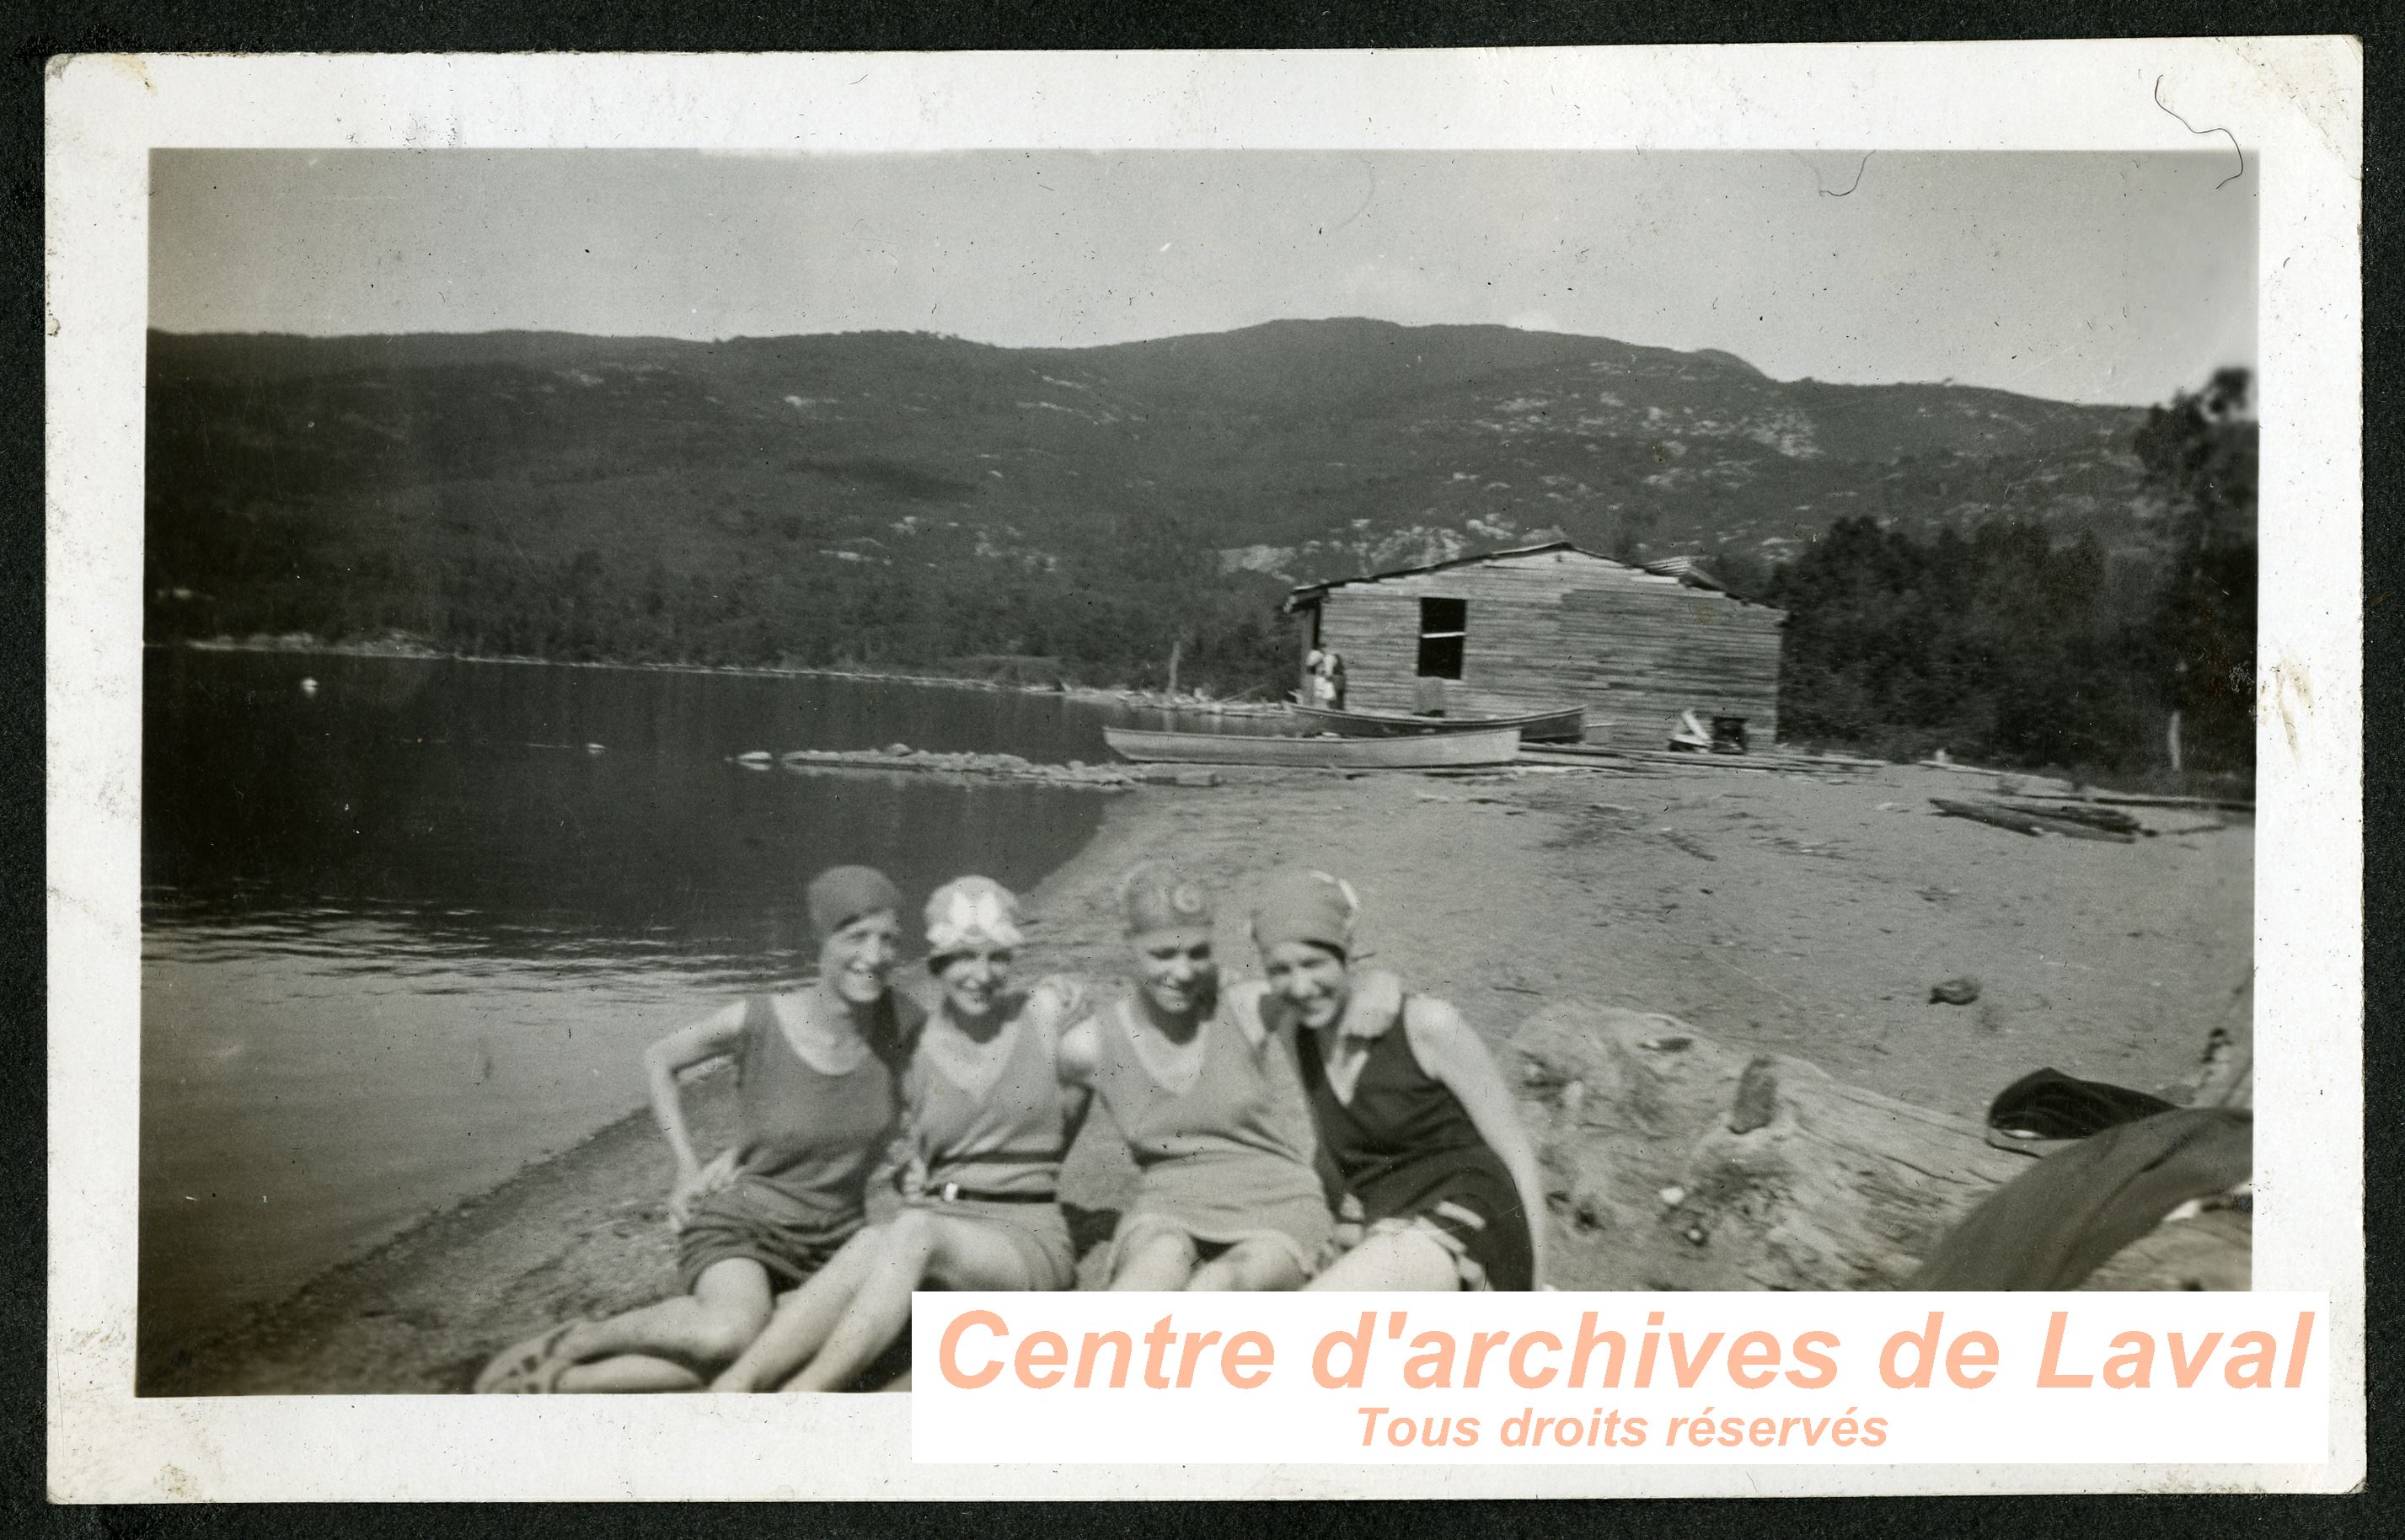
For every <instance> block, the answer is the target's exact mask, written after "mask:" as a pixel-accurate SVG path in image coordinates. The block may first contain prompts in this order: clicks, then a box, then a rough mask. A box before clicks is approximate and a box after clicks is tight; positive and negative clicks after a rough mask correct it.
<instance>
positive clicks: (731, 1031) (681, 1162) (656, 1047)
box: [643, 1001, 750, 1220]
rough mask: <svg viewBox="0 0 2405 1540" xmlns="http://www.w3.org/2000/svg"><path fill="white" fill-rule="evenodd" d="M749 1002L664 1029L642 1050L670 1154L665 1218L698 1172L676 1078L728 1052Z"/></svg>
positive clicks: (677, 1210) (676, 1209) (676, 1212)
mask: <svg viewBox="0 0 2405 1540" xmlns="http://www.w3.org/2000/svg"><path fill="white" fill-rule="evenodd" d="M749 1009H750V1008H749V1006H748V1005H747V1004H746V1003H745V1002H744V1001H735V1002H733V1003H732V1004H730V1005H728V1006H727V1007H726V1008H725V1009H724V1010H721V1011H715V1012H712V1013H711V1014H710V1015H707V1016H704V1017H703V1018H702V1019H701V1020H699V1021H696V1022H695V1023H694V1024H693V1025H692V1026H690V1027H685V1028H682V1029H679V1030H677V1031H673V1032H670V1033H669V1034H668V1036H666V1037H664V1038H662V1039H660V1040H659V1041H658V1042H657V1043H653V1044H652V1045H651V1046H650V1047H649V1048H646V1049H644V1050H643V1078H644V1080H645V1082H646V1083H647V1085H648V1086H649V1088H650V1091H651V1098H652V1116H653V1117H654V1118H655V1119H656V1120H658V1122H659V1126H660V1133H661V1134H662V1135H663V1136H664V1137H666V1138H667V1140H668V1148H669V1150H670V1151H672V1152H673V1153H674V1154H675V1155H676V1169H677V1174H676V1185H675V1187H674V1189H673V1190H672V1192H671V1196H670V1198H669V1207H670V1211H671V1217H673V1218H677V1219H680V1220H682V1209H683V1206H684V1202H685V1201H686V1200H687V1197H688V1194H689V1189H691V1188H693V1187H694V1186H696V1183H698V1182H699V1181H700V1178H701V1174H702V1163H701V1157H700V1156H699V1155H696V1153H695V1151H694V1147H693V1133H692V1130H691V1129H690V1128H689V1127H687V1126H686V1123H685V1118H684V1097H683V1094H682V1090H681V1088H680V1087H679V1085H678V1083H677V1077H678V1076H679V1075H680V1074H682V1073H683V1072H684V1071H687V1070H690V1069H692V1068H693V1067H694V1066H695V1065H696V1064H707V1063H709V1062H710V1060H711V1059H713V1058H722V1057H725V1056H726V1055H727V1054H729V1053H732V1052H733V1051H734V1049H735V1045H736V1043H738V1041H739V1040H740V1039H741V1038H742V1036H743V1020H744V1016H745V1015H746V1013H747V1012H748V1010H749Z"/></svg>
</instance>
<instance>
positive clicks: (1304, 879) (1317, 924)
mask: <svg viewBox="0 0 2405 1540" xmlns="http://www.w3.org/2000/svg"><path fill="white" fill-rule="evenodd" d="M1360 910H1361V900H1360V898H1359V897H1358V896H1357V894H1356V893H1355V892H1354V891H1353V885H1352V884H1351V883H1348V882H1345V881H1343V879H1342V878H1338V877H1331V876H1329V875H1328V874H1327V873H1325V872H1304V871H1290V872H1280V873H1277V874H1276V875H1273V876H1272V877H1271V878H1270V879H1269V880H1268V881H1267V882H1265V883H1263V884H1262V885H1261V892H1260V896H1259V898H1258V899H1257V900H1255V901H1254V903H1253V940H1254V942H1255V943H1256V944H1257V945H1259V947H1260V948H1261V950H1263V951H1265V952H1266V951H1268V950H1269V949H1270V948H1271V947H1273V946H1277V945H1283V944H1285V943H1287V942H1289V941H1307V942H1310V943H1312V944H1313V945H1316V946H1325V947H1327V948H1328V949H1329V951H1331V952H1334V953H1335V954H1336V955H1337V956H1339V957H1347V958H1349V957H1351V956H1352V955H1353V918H1354V917H1355V916H1356V915H1357V914H1359V913H1360Z"/></svg>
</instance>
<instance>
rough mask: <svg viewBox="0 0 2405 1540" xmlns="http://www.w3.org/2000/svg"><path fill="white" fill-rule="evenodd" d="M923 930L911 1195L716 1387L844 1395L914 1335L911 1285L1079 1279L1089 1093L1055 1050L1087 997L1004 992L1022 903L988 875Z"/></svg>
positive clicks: (789, 1298)
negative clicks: (1079, 1202) (1077, 1176)
mask: <svg viewBox="0 0 2405 1540" xmlns="http://www.w3.org/2000/svg"><path fill="white" fill-rule="evenodd" d="M926 920H927V954H928V955H927V970H928V972H929V973H933V974H934V975H935V979H936V981H937V983H938V984H939V985H940V986H941V987H942V990H943V994H942V997H941V998H940V999H939V1000H938V1001H936V1003H935V1009H934V1010H933V1011H931V1012H930V1013H929V1014H928V1018H927V1026H926V1029H925V1030H924V1031H923V1032H921V1034H920V1038H919V1045H918V1050H917V1052H916V1053H914V1054H913V1055H912V1056H911V1058H910V1063H909V1067H908V1068H907V1069H906V1070H905V1071H903V1076H902V1084H903V1099H904V1103H905V1105H906V1108H907V1111H906V1113H905V1114H904V1121H905V1124H906V1126H907V1129H908V1132H909V1142H910V1151H911V1168H912V1174H913V1175H914V1177H915V1178H916V1180H915V1181H914V1182H913V1183H912V1184H911V1185H912V1191H911V1193H910V1196H909V1197H907V1199H906V1200H905V1202H904V1204H903V1207H902V1211H900V1212H899V1213H897V1214H896V1215H894V1217H893V1218H892V1219H890V1220H888V1221H887V1222H886V1223H885V1224H883V1225H878V1226H876V1227H875V1228H873V1229H868V1230H864V1231H862V1232H861V1233H860V1235H858V1236H857V1237H855V1238H854V1239H852V1240H851V1242H850V1243H849V1244H847V1245H846V1246H845V1247H844V1249H843V1250H842V1251H841V1252H840V1253H837V1255H836V1257H835V1258H834V1260H832V1261H830V1262H829V1263H828V1264H827V1265H826V1267H824V1268H823V1269H821V1270H820V1272H819V1273H818V1275H817V1276H816V1277H814V1278H812V1279H811V1280H810V1281H809V1282H808V1283H806V1284H804V1285H803V1286H802V1287H801V1288H800V1289H797V1290H795V1292H794V1293H792V1294H790V1295H786V1296H785V1297H784V1299H783V1300H782V1301H781V1302H780V1303H779V1305H778V1307H777V1314H776V1317H775V1319H774V1320H772V1321H771V1322H769V1323H768V1327H767V1330H766V1331H764V1332H762V1333H761V1334H760V1336H759V1337H758V1338H757V1339H756V1340H754V1341H753V1342H752V1345H751V1347H749V1348H747V1349H745V1350H744V1352H743V1355H742V1356H741V1357H740V1358H738V1359H737V1360H736V1361H735V1363H734V1365H732V1366H730V1367H729V1368H728V1369H727V1370H726V1372H725V1373H724V1374H723V1375H721V1376H719V1377H718V1379H717V1380H716V1381H714V1382H713V1383H712V1384H711V1386H710V1389H712V1390H714V1391H754V1390H769V1389H774V1388H777V1387H780V1386H781V1387H782V1388H783V1389H786V1390H789V1391H836V1390H841V1389H843V1388H844V1387H845V1386H847V1385H849V1384H851V1382H852V1380H853V1379H856V1378H857V1377H858V1376H859V1375H860V1374H861V1372H862V1371H863V1370H865V1369H866V1368H867V1367H868V1366H869V1365H871V1364H873V1363H874V1362H875V1361H876V1359H877V1357H878V1355H879V1354H880V1353H882V1352H883V1351H885V1350H886V1349H887V1348H889V1347H891V1346H892V1345H893V1343H894V1341H895V1340H897V1339H898V1338H899V1337H901V1335H902V1333H903V1331H904V1330H905V1329H907V1327H908V1325H909V1324H910V1291H911V1290H913V1289H916V1288H920V1287H922V1286H933V1287H937V1288H948V1289H1066V1288H1069V1287H1071V1286H1072V1285H1073V1284H1075V1283H1076V1252H1075V1250H1074V1249H1073V1247H1072V1246H1071V1244H1070V1239H1069V1225H1068V1221H1067V1220H1066V1219H1065V1218H1064V1217H1062V1212H1061V1204H1060V1186H1061V1162H1062V1158H1063V1157H1064V1156H1065V1155H1067V1153H1068V1148H1069V1143H1070V1141H1071V1140H1073V1139H1074V1138H1075V1137H1076V1128H1077V1127H1078V1125H1079V1124H1080V1123H1081V1122H1082V1121H1083V1119H1084V1116H1085V1112H1086V1107H1087V1104H1088V1101H1089V1093H1088V1092H1087V1091H1086V1089H1085V1088H1084V1087H1083V1086H1081V1085H1075V1084H1072V1083H1068V1082H1064V1080H1063V1078H1062V1071H1061V1062H1060V1042H1061V1031H1062V1026H1063V1025H1064V1024H1065V1021H1066V1018H1067V1016H1068V1015H1070V1014H1071V1013H1072V1012H1073V1011H1074V1010H1075V1009H1076V1001H1077V996H1078V993H1079V991H1078V990H1077V988H1076V986H1075V985H1074V984H1073V983H1071V982H1070V981H1068V980H1065V979H1058V978H1055V979H1046V980H1044V981H1042V982H1040V983H1038V984H1037V985H1036V986H1035V987H1034V988H1032V989H1014V988H1012V987H1010V971H1011V964H1012V962H1013V960H1014V959H1015V957H1016V955H1017V952H1018V949H1019V947H1020V943H1021V941H1022V940H1023V937H1022V935H1021V933H1020V927H1019V901H1018V899H1017V897H1016V896H1015V895H1013V894H1012V893H1011V891H1010V890H1009V889H1006V888H1005V887H1003V886H1002V885H1001V884H1000V883H997V882H994V881H993V880H992V879H991V878H988V877H976V876H970V877H958V878H955V879H954V880H952V881H950V882H948V883H946V884H945V885H944V886H943V887H941V888H938V889H935V896H934V897H932V898H930V899H928V901H927V913H926ZM804 1365H807V1366H806V1367H805V1366H804ZM796 1369H799V1370H800V1373H799V1374H795V1370H796Z"/></svg>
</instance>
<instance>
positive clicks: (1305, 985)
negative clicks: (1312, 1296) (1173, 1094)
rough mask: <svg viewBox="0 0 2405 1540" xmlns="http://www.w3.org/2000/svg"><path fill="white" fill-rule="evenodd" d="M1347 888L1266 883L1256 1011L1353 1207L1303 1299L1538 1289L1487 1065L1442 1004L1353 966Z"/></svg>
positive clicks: (1516, 1162)
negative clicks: (1360, 1229) (1279, 1040)
mask: <svg viewBox="0 0 2405 1540" xmlns="http://www.w3.org/2000/svg"><path fill="white" fill-rule="evenodd" d="M1359 907H1360V905H1359V903H1358V901H1357V899H1356V898H1355V896H1354V893H1353V889H1352V888H1351V886H1350V885H1348V884H1346V883H1343V882H1341V881H1339V880H1337V879H1336V878H1334V877H1331V876H1329V875H1327V874H1326V873H1324V872H1287V873H1281V874H1279V875H1276V876H1273V877H1272V878H1271V879H1270V880H1269V881H1268V882H1267V883H1266V884H1264V886H1263V888H1262V889H1261V893H1260V897H1259V902H1258V903H1256V904H1255V906H1254V910H1253V940H1254V943H1255V945H1258V946H1259V948H1260V953H1261V961H1262V964H1263V966H1264V968H1265V970H1266V972H1267V973H1268V982H1267V984H1266V986H1263V987H1261V991H1262V992H1261V994H1260V995H1259V1001H1260V1004H1259V1010H1260V1013H1261V1015H1262V1017H1263V1021H1264V1025H1265V1027H1266V1029H1268V1031H1269V1032H1270V1034H1271V1035H1273V1036H1289V1037H1291V1038H1292V1039H1293V1040H1294V1041H1295V1044H1296V1049H1297V1054H1298V1057H1299V1058H1300V1060H1301V1074H1302V1081H1303V1085H1304V1086H1305V1088H1306V1090H1307V1092H1308V1094H1309V1096H1310V1099H1311V1110H1312V1115H1313V1119H1314V1121H1315V1123H1316V1124H1317V1126H1318V1131H1319V1140H1320V1144H1321V1147H1322V1148H1323V1149H1324V1150H1325V1151H1326V1152H1327V1154H1328V1155H1329V1159H1330V1160H1331V1161H1332V1163H1333V1164H1334V1166H1335V1168H1336V1169H1337V1171H1338V1173H1339V1174H1340V1175H1341V1176H1342V1177H1343V1182H1344V1185H1345V1188H1346V1197H1347V1201H1346V1202H1345V1204H1344V1208H1345V1209H1346V1211H1347V1214H1346V1217H1347V1218H1348V1219H1349V1218H1351V1217H1353V1216H1352V1214H1351V1212H1350V1210H1351V1209H1352V1207H1353V1205H1354V1204H1356V1203H1357V1204H1358V1206H1359V1208H1360V1214H1359V1218H1360V1221H1361V1222H1362V1224H1363V1225H1364V1226H1365V1233H1364V1235H1363V1238H1362V1239H1361V1241H1360V1243H1359V1244H1358V1245H1357V1246H1355V1247H1354V1248H1353V1249H1352V1250H1351V1251H1349V1252H1347V1253H1345V1254H1344V1255H1343V1256H1342V1257H1340V1258H1338V1259H1337V1260H1336V1261H1335V1262H1334V1263H1333V1264H1331V1265H1330V1266H1329V1267H1328V1268H1327V1269H1326V1270H1324V1271H1323V1272H1321V1273H1320V1275H1319V1276H1318V1277H1317V1278H1315V1279H1314V1280H1313V1281H1312V1282H1311V1284H1310V1287H1312V1288H1315V1289H1424V1290H1441V1289H1533V1288H1536V1287H1538V1286H1539V1285H1540V1281H1542V1279H1543V1277H1544V1246H1543V1242H1542V1237H1543V1233H1544V1216H1545V1190H1544V1183H1543V1179H1542V1177H1541V1175H1540V1171H1539V1169H1538V1165H1537V1150H1536V1145H1535V1143H1534V1142H1533V1141H1531V1140H1530V1139H1529V1137H1528V1132H1527V1129H1526V1127H1525V1126H1524V1125H1523V1124H1522V1123H1521V1121H1520V1113H1519V1109H1518V1107H1517V1105H1516V1104H1515V1103H1514V1102H1513V1100H1512V1092H1511V1088H1510V1086H1509V1085H1506V1084H1505V1082H1504V1079H1503V1073H1502V1071H1500V1070H1499V1069H1498V1068H1497V1067H1496V1063H1495V1059H1494V1056H1493V1055H1491V1054H1490V1053H1488V1051H1487V1049H1486V1045H1485V1044H1484V1043H1483V1042H1481V1041H1480V1040H1479V1037H1478V1034H1477V1033H1476V1032H1474V1031H1472V1030H1471V1029H1470V1026H1469V1024H1468V1023H1467V1022H1465V1021H1463V1020H1462V1018H1461V1014H1460V1013H1459V1012H1457V1011H1456V1010H1455V1009H1454V1008H1453V1007H1452V1006H1451V1005H1449V1004H1447V1003H1446V1002H1445V1001H1441V1000H1437V999H1434V998H1432V997H1430V996H1428V995H1421V994H1413V993H1410V992H1409V991H1407V990H1406V989H1405V988H1404V987H1403V986H1402V984H1401V983H1400V981H1399V980H1398V979H1396V978H1395V976H1394V975H1393V974H1391V973H1384V972H1373V971H1368V970H1359V969H1357V968H1356V967H1355V965H1354V961H1353V955H1354V944H1353V933H1354V920H1355V917H1356V916H1357V913H1358V911H1359Z"/></svg>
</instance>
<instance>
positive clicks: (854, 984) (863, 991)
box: [819, 909, 902, 1005]
mask: <svg viewBox="0 0 2405 1540" xmlns="http://www.w3.org/2000/svg"><path fill="white" fill-rule="evenodd" d="M901 955H902V921H901V919H900V918H899V917H897V916H896V915H895V914H894V913H893V911H892V910H890V909H880V910H878V911H877V912H876V913H874V914H868V915H863V916H861V917H859V918H857V919H854V920H850V921H847V922H846V923H845V924H844V925H843V927H842V928H841V929H839V930H837V931H836V932H835V934H833V935H831V936H829V937H827V938H826V940H825V941H824V942H823V943H821V944H820V945H819V977H820V978H822V979H823V980H824V981H825V982H826V983H827V985H828V986H829V987H832V988H833V989H834V990H835V992H836V995H837V998H839V999H841V1000H843V1001H848V1002H849V1003H851V1004H853V1005H873V1004H875V1003H876V1002H877V1001H879V999H881V998H882V997H883V996H884V994H885V990H886V988H887V987H888V986H889V985H891V984H892V983H893V964H894V961H895V959H898V958H899V957H900V956H901Z"/></svg>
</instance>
